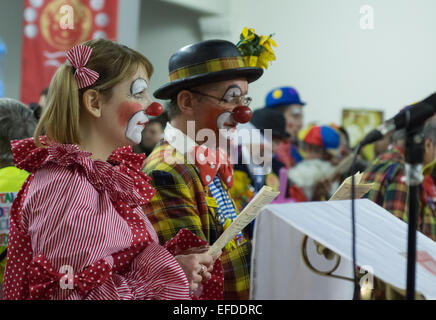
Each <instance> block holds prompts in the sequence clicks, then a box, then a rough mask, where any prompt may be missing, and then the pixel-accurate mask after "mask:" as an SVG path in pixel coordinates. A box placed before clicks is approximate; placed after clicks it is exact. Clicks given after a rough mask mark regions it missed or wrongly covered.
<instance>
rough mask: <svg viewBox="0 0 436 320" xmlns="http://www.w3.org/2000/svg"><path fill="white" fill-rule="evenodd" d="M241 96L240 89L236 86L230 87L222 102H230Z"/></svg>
mask: <svg viewBox="0 0 436 320" xmlns="http://www.w3.org/2000/svg"><path fill="white" fill-rule="evenodd" d="M241 95H242V89H241V88H240V87H239V86H237V85H232V86H230V87H229V88H228V89H227V91H226V93H225V94H224V96H223V100H225V101H227V102H231V101H232V100H233V99H234V98H235V97H240V96H241Z"/></svg>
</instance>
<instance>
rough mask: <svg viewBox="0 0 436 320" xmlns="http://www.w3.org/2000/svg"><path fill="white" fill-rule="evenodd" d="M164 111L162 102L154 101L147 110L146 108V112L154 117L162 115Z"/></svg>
mask: <svg viewBox="0 0 436 320" xmlns="http://www.w3.org/2000/svg"><path fill="white" fill-rule="evenodd" d="M162 112H163V107H162V105H161V104H160V103H157V102H153V103H152V104H150V105H149V106H148V108H147V110H145V113H146V114H147V115H148V116H153V117H157V116H160V115H161V114H162Z"/></svg>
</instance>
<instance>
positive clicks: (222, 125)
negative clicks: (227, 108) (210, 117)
mask: <svg viewBox="0 0 436 320" xmlns="http://www.w3.org/2000/svg"><path fill="white" fill-rule="evenodd" d="M241 95H242V89H241V88H240V87H239V86H237V85H232V86H230V87H229V88H228V89H227V91H226V93H225V94H224V96H223V100H225V101H228V102H232V100H233V99H234V98H235V97H240V96H241ZM216 124H217V128H218V132H219V133H220V135H221V136H223V137H224V138H225V139H227V140H233V139H234V136H235V133H236V125H237V124H238V123H237V122H236V121H235V119H233V116H232V113H231V112H224V113H222V114H220V115H219V116H218V118H217V120H216Z"/></svg>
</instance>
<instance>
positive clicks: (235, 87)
mask: <svg viewBox="0 0 436 320" xmlns="http://www.w3.org/2000/svg"><path fill="white" fill-rule="evenodd" d="M230 89H239V90H240V91H241V94H242V89H241V87H240V86H238V85H237V84H231V85H230V86H228V87H227V89H226V91H225V92H224V95H223V96H225V95H226V94H227V92H228V91H229V90H230Z"/></svg>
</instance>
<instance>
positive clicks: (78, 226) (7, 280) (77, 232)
mask: <svg viewBox="0 0 436 320" xmlns="http://www.w3.org/2000/svg"><path fill="white" fill-rule="evenodd" d="M12 151H13V155H14V159H15V163H16V165H17V167H18V168H20V169H24V170H27V171H29V172H31V175H30V176H29V178H28V179H27V181H26V182H25V183H24V185H23V187H22V188H21V191H20V192H19V194H18V196H17V198H16V200H15V201H14V204H13V208H12V211H11V221H10V236H9V244H8V260H7V265H6V271H5V277H4V298H5V299H131V300H133V299H190V295H189V285H188V281H187V278H186V275H185V274H184V272H183V270H182V269H181V267H180V265H179V264H178V263H177V261H176V260H175V258H174V256H173V254H171V253H170V252H169V251H168V250H167V249H165V248H164V247H162V246H160V245H159V243H158V237H157V235H156V232H155V231H154V229H153V227H152V225H151V224H150V222H149V221H148V219H147V217H146V215H145V214H144V212H143V211H142V209H141V207H142V206H143V205H144V204H145V203H147V202H148V201H149V200H150V199H151V198H152V197H153V195H154V193H155V190H154V189H153V187H152V186H151V185H150V184H149V181H150V178H149V177H148V176H146V175H145V174H143V173H142V171H141V167H142V164H143V161H144V158H145V156H144V155H138V154H134V153H132V151H131V147H123V148H120V149H118V150H116V151H115V152H114V153H113V154H112V155H111V156H110V157H109V159H108V161H107V162H103V161H94V160H92V159H91V158H90V154H89V153H86V152H83V151H80V149H79V148H78V146H75V145H61V144H53V145H51V146H49V147H48V148H37V147H36V146H35V144H34V142H33V139H26V140H21V141H13V142H12ZM173 245H174V241H173ZM66 272H68V273H69V274H70V281H66V276H65V273H66ZM71 279H72V280H71Z"/></svg>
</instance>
